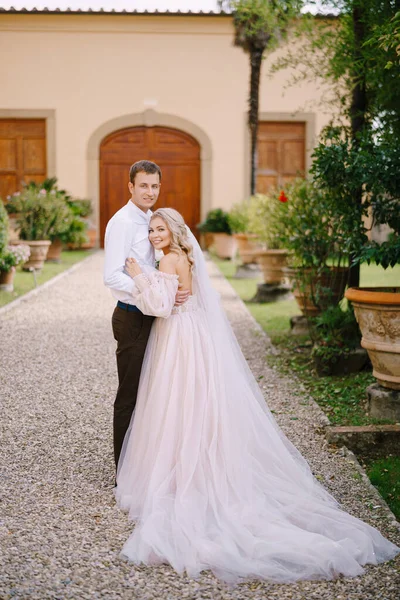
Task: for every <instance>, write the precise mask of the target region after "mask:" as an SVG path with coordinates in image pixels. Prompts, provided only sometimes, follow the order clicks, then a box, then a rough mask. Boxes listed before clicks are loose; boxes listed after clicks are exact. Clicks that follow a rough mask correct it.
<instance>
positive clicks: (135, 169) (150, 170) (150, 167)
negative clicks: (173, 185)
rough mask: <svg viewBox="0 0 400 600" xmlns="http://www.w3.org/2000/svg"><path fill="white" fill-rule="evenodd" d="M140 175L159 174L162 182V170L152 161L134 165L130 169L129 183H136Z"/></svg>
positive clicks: (142, 161)
mask: <svg viewBox="0 0 400 600" xmlns="http://www.w3.org/2000/svg"><path fill="white" fill-rule="evenodd" d="M138 173H147V175H154V174H155V173H158V176H159V178H160V181H161V169H160V167H159V166H158V165H156V163H153V162H151V160H138V161H137V162H135V163H133V165H132V166H131V168H130V169H129V181H130V182H131V183H135V177H136V175H137V174H138Z"/></svg>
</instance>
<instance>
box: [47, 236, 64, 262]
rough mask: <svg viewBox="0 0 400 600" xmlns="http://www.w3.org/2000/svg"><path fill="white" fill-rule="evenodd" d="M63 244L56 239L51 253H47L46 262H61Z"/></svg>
mask: <svg viewBox="0 0 400 600" xmlns="http://www.w3.org/2000/svg"><path fill="white" fill-rule="evenodd" d="M62 247H63V245H62V242H61V240H59V239H55V240H53V241H52V242H51V245H50V247H49V251H48V253H47V257H46V262H56V263H59V262H61V252H62Z"/></svg>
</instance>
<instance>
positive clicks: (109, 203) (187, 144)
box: [100, 127, 200, 245]
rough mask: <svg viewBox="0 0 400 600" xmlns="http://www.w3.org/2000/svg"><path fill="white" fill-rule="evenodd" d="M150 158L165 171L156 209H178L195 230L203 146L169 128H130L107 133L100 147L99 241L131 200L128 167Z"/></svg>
mask: <svg viewBox="0 0 400 600" xmlns="http://www.w3.org/2000/svg"><path fill="white" fill-rule="evenodd" d="M143 159H145V160H151V161H153V162H155V163H157V164H158V165H159V166H160V167H161V170H162V185H161V192H160V196H159V200H158V202H157V204H156V205H155V207H154V208H161V207H170V208H175V209H176V210H178V211H179V212H180V213H181V214H182V215H183V217H184V219H185V221H186V223H187V224H188V225H189V227H190V228H191V229H192V231H193V232H194V233H196V226H197V224H198V223H199V221H200V146H199V143H198V142H197V141H196V140H195V139H194V138H193V137H191V136H190V135H188V134H187V133H184V132H183V131H179V130H177V129H170V128H168V127H130V128H128V129H120V130H119V131H115V132H114V133H112V134H110V135H108V136H107V137H106V138H104V140H103V141H102V143H101V146H100V240H101V244H102V245H103V243H104V232H105V229H106V225H107V222H108V221H109V219H111V217H112V216H113V215H114V214H115V213H116V212H117V210H119V209H120V208H121V207H122V206H124V204H126V202H127V201H128V199H129V191H128V181H129V167H130V166H131V165H132V164H133V163H134V162H136V161H138V160H143Z"/></svg>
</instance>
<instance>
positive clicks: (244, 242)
mask: <svg viewBox="0 0 400 600" xmlns="http://www.w3.org/2000/svg"><path fill="white" fill-rule="evenodd" d="M251 204H252V198H249V200H245V201H244V202H241V203H240V204H234V205H233V207H232V208H231V210H230V211H229V213H228V220H229V224H230V227H231V231H232V233H233V237H234V238H235V239H236V241H237V247H238V254H239V258H240V261H241V264H242V265H253V264H254V263H255V262H256V259H255V256H256V253H257V252H258V250H260V249H261V245H260V243H259V241H258V236H257V234H256V233H254V232H253V231H251V227H250V214H251V210H252V208H251Z"/></svg>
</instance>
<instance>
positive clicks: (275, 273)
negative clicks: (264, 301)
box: [256, 250, 288, 285]
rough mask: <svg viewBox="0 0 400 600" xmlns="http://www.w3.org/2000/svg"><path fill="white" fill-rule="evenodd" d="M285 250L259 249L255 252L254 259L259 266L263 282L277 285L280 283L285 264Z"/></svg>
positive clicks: (286, 252)
mask: <svg viewBox="0 0 400 600" xmlns="http://www.w3.org/2000/svg"><path fill="white" fill-rule="evenodd" d="M287 256H288V251H287V250H260V251H258V252H257V254H256V260H257V262H258V264H259V265H260V267H261V270H262V272H263V277H264V283H270V284H275V285H279V284H280V283H282V281H283V279H284V277H285V273H284V268H285V267H286V264H287Z"/></svg>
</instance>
